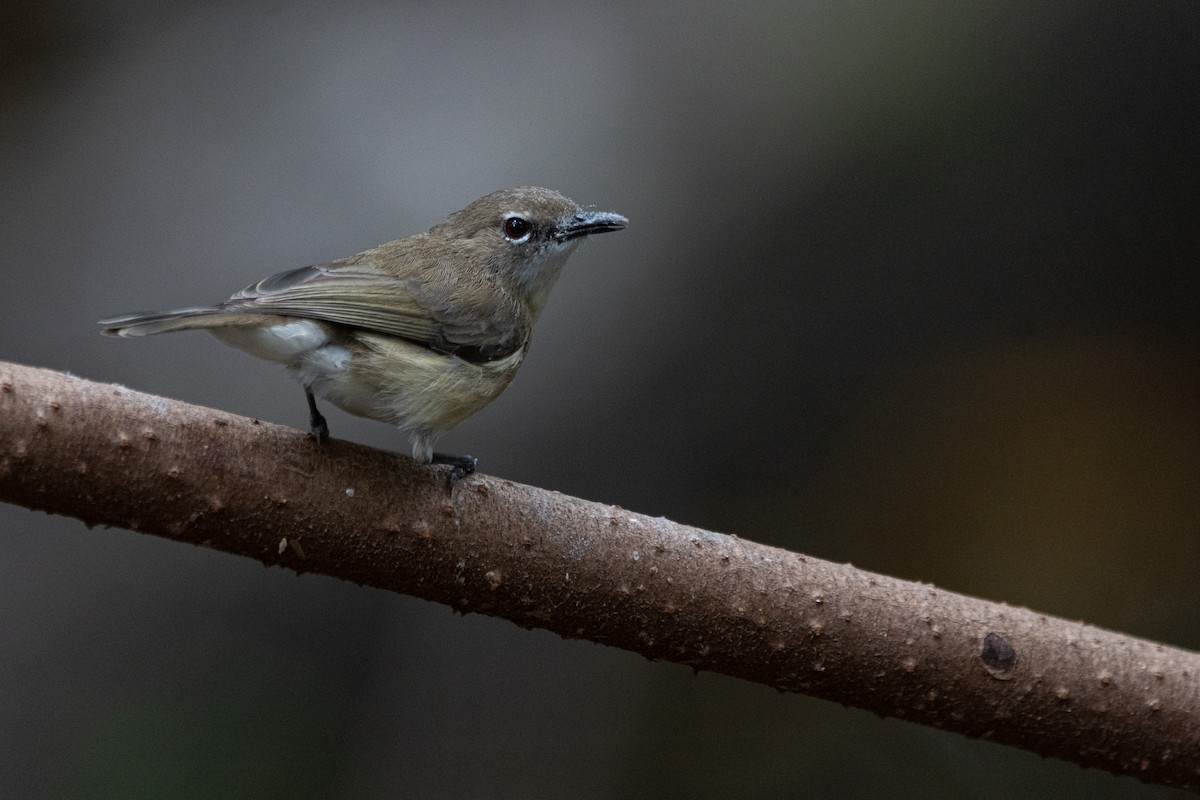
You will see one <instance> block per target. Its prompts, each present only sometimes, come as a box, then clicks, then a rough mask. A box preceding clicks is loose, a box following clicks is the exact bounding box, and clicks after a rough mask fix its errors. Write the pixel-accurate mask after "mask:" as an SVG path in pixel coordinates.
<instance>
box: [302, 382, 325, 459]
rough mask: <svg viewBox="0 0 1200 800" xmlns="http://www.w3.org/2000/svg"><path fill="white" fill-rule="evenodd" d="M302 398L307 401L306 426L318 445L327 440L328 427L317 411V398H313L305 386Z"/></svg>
mask: <svg viewBox="0 0 1200 800" xmlns="http://www.w3.org/2000/svg"><path fill="white" fill-rule="evenodd" d="M304 396H305V398H307V399H308V425H309V427H310V428H311V429H312V435H313V438H314V439H316V440H317V444H318V445H320V444H321V442H323V441H325V440H326V439H328V438H329V425H327V424H326V422H325V417H323V416H321V412H320V411H317V398H315V397H313V393H312V389H310V388H309V387H307V386H305V387H304Z"/></svg>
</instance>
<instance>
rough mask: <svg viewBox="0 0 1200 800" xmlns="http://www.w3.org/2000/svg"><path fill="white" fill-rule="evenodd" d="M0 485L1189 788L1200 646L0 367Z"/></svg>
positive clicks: (1196, 777) (65, 505)
mask: <svg viewBox="0 0 1200 800" xmlns="http://www.w3.org/2000/svg"><path fill="white" fill-rule="evenodd" d="M0 500H4V501H7V502H11V503H16V504H19V505H23V506H27V507H29V508H34V509H41V510H44V511H48V512H51V513H55V514H66V515H69V516H73V517H78V518H80V519H82V520H83V521H84V522H86V523H87V524H89V525H97V524H99V525H110V526H117V527H122V528H129V529H132V530H137V531H143V532H146V533H153V534H156V535H160V536H166V537H169V538H172V539H178V540H180V541H185V542H191V543H193V544H198V545H202V546H206V547H213V548H216V549H219V550H224V551H227V552H230V553H236V554H239V555H244V556H249V557H251V558H255V559H258V560H259V561H262V562H263V563H264V564H274V565H279V566H282V567H286V568H289V569H293V570H296V571H297V572H319V573H323V574H326V575H332V576H334V577H338V578H343V579H345V580H349V581H354V582H356V583H360V584H366V585H371V586H377V587H380V588H384V589H391V590H394V591H399V592H404V593H406V594H411V595H415V596H417V597H422V598H425V599H427V600H433V601H437V602H440V603H445V604H447V605H449V606H452V607H453V608H455V609H456V610H458V611H462V612H469V611H474V612H479V613H482V614H490V615H493V616H498V617H503V618H505V619H508V620H511V621H512V622H515V623H516V624H518V625H520V626H522V627H525V628H534V627H538V628H546V629H548V630H552V631H554V632H556V633H558V634H560V635H562V636H565V637H570V638H582V639H589V640H591V641H594V642H599V643H602V644H608V645H613V646H615V647H621V648H624V649H626V650H631V651H633V652H636V653H641V654H643V655H644V656H646V657H648V658H652V659H663V660H668V661H675V662H679V663H682V664H689V665H691V666H693V667H696V668H697V669H705V670H713V671H716V672H722V673H725V674H728V675H733V676H736V677H739V678H744V679H746V680H750V681H756V682H758V683H763V684H766V685H768V686H773V687H776V688H777V689H780V690H785V691H795V692H802V693H804V694H809V695H814V696H817V697H823V698H827V699H830V700H836V701H838V702H841V703H844V704H847V705H852V706H857V707H859V708H865V709H869V710H871V711H875V712H877V713H879V714H882V715H887V716H894V717H900V718H903V719H907V720H911V721H914V722H920V723H922V724H926V725H932V726H934V727H938V728H943V729H946V730H951V731H957V732H958V733H961V734H964V735H967V736H974V737H982V738H987V739H991V740H993V741H997V742H1002V743H1005V744H1009V745H1014V746H1016V747H1021V748H1025V749H1027V750H1032V751H1034V752H1036V753H1039V754H1041V755H1044V756H1053V757H1056V758H1061V759H1064V760H1067V761H1072V762H1074V763H1076V764H1080V765H1083V766H1089V767H1099V768H1102V769H1106V770H1109V771H1111V772H1114V773H1118V774H1129V775H1134V776H1136V777H1139V778H1141V779H1143V780H1146V781H1150V782H1155V783H1162V784H1168V785H1172V786H1179V787H1185V788H1191V789H1193V790H1195V789H1196V788H1197V787H1200V656H1198V655H1197V654H1195V653H1191V652H1186V651H1183V650H1179V649H1175V648H1171V647H1167V646H1164V645H1160V644H1155V643H1152V642H1148V641H1144V640H1141V639H1136V638H1133V637H1129V636H1123V635H1121V634H1117V633H1112V632H1109V631H1104V630H1100V629H1097V628H1093V627H1089V626H1087V625H1083V624H1080V623H1075V622H1069V621H1066V620H1062V619H1057V618H1054V617H1049V616H1046V615H1043V614H1038V613H1035V612H1032V611H1028V610H1024V609H1019V608H1011V607H1008V606H1004V605H1001V604H997V603H990V602H987V601H983V600H978V599H974V598H970V597H964V596H962V595H958V594H953V593H951V592H946V591H942V590H940V589H936V588H934V587H932V586H929V585H924V584H917V583H910V582H907V581H901V580H896V579H893V578H888V577H884V576H881V575H875V574H872V573H869V572H864V571H862V570H858V569H854V568H852V567H849V566H846V565H840V564H832V563H829V562H826V561H821V560H819V559H815V558H809V557H807V556H803V555H799V554H796V553H792V552H788V551H786V550H780V549H778V548H774V547H767V546H764V545H760V544H755V543H753V542H749V541H746V540H742V539H738V538H736V537H733V536H725V535H721V534H717V533H710V532H708V531H703V530H699V529H696V528H689V527H685V526H682V525H677V524H675V523H673V522H670V521H668V520H665V519H655V518H651V517H646V516H643V515H640V514H635V513H631V512H629V511H625V510H623V509H620V508H617V507H614V506H608V505H601V504H598V503H592V502H587V501H584V500H579V499H576V498H572V497H567V496H563V495H560V494H557V493H554V492H548V491H544V490H541V489H536V488H533V487H529V486H522V485H519V484H514V483H511V482H509V481H504V480H499V479H496V478H491V477H487V476H483V475H476V476H471V477H469V478H466V479H464V480H463V481H461V482H460V483H459V484H458V486H457V488H456V489H455V490H454V492H453V494H452V495H451V494H450V493H448V492H447V489H446V482H445V473H444V472H443V471H440V470H438V469H435V468H420V467H417V466H416V465H414V464H413V463H412V462H411V461H409V460H408V459H407V458H405V457H403V456H399V455H396V454H393V453H386V452H381V451H378V450H372V449H370V448H367V447H362V446H359V445H354V444H350V443H347V442H341V441H336V440H335V441H330V442H328V443H326V444H325V445H323V446H321V447H320V448H319V449H318V448H316V447H315V446H314V444H313V441H312V440H311V439H310V438H309V437H308V436H307V435H306V434H302V433H299V432H297V431H296V430H294V429H290V428H284V427H280V426H276V425H270V424H266V423H260V422H258V421H255V420H250V419H246V418H243V417H237V416H233V415H230V414H225V413H222V412H219V411H213V410H211V409H206V408H201V407H197V406H192V405H188V404H185V403H180V402H176V401H171V400H165V399H163V398H159V397H154V396H150V395H145V394H141V393H138V392H134V391H130V390H128V389H125V388H122V387H118V386H112V385H107V384H98V383H93V382H90V381H85V380H81V379H78V378H72V377H69V376H66V375H63V374H61V373H56V372H52V371H48V370H41V369H34V368H30V367H23V366H19V365H16V364H8V363H5V362H0Z"/></svg>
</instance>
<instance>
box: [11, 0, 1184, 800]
mask: <svg viewBox="0 0 1200 800" xmlns="http://www.w3.org/2000/svg"><path fill="white" fill-rule="evenodd" d="M1198 41H1200V6H1197V5H1196V4H1195V3H1194V2H1183V1H1182V0H1181V1H1180V2H1139V3H1111V4H1103V5H1097V4H1095V3H1086V2H1055V1H1054V0H1051V2H1037V3H1034V2H1020V1H1018V2H1014V3H1003V4H996V3H983V2H965V3H964V2H956V3H951V2H940V3H939V2H934V3H930V2H912V0H891V2H880V1H879V0H863V1H861V2H842V3H816V2H790V3H763V4H757V5H750V6H747V7H744V8H736V9H735V8H733V7H731V6H730V5H729V4H728V3H712V2H698V3H697V2H693V3H676V2H664V3H656V4H652V5H647V4H643V3H626V2H610V3H605V4H591V5H586V6H581V7H568V6H565V5H563V4H560V3H551V2H529V3H482V2H479V3H463V4H458V3H446V2H441V3H439V2H431V3H430V2H427V3H395V2H377V1H376V2H370V1H368V0H362V1H356V0H352V1H351V2H344V3H339V4H336V5H334V4H316V3H287V4H284V3H267V2H247V3H240V4H231V3H214V2H172V1H171V0H165V1H164V0H155V2H149V0H145V1H144V2H137V1H136V0H122V2H104V1H103V0H100V1H99V2H82V3H78V2H76V3H68V2H42V3H38V2H22V0H16V1H15V2H9V3H6V4H5V5H4V7H3V8H2V9H0V186H2V188H3V191H2V192H0V241H2V242H3V248H2V250H0V277H2V279H3V284H2V288H0V359H8V360H13V361H18V362H22V363H26V364H33V365H38V366H43V367H51V368H55V369H61V370H68V371H70V372H73V373H75V374H78V375H81V376H84V377H87V378H91V379H95V380H100V381H113V382H120V383H124V384H127V385H129V386H131V387H134V388H136V389H139V390H143V391H148V392H154V393H159V394H163V395H167V396H169V397H174V398H180V399H184V400H188V401H191V402H194V403H200V404H204V405H209V406H214V407H217V408H221V409H225V410H228V411H232V412H236V413H240V414H245V415H250V416H255V417H259V418H263V419H268V420H271V421H274V422H280V423H286V424H291V425H295V426H297V427H299V428H305V427H306V425H307V413H306V409H305V405H304V402H303V396H302V393H301V391H300V390H299V389H298V388H297V387H296V386H295V385H294V384H293V383H292V382H291V381H290V380H289V379H288V378H287V376H286V375H285V374H284V373H283V372H282V371H281V370H279V369H278V368H275V367H272V366H270V365H267V364H264V363H262V362H257V361H255V360H254V359H252V358H250V357H249V356H246V355H244V354H242V353H240V352H238V351H235V350H231V349H228V348H226V347H224V346H223V345H221V344H220V343H219V342H217V341H216V340H215V339H212V338H211V337H208V336H204V335H200V334H179V335H177V336H169V337H160V338H156V339H149V340H142V341H114V340H110V339H103V338H101V337H100V336H99V335H98V332H97V327H96V325H95V320H97V319H100V318H102V317H105V316H110V315H113V314H117V313H121V312H126V311H133V310H143V309H162V308H170V307H176V306H185V305H195V304H207V303H212V302H216V301H220V300H222V299H224V298H225V297H227V296H228V295H229V294H231V293H232V292H234V291H236V290H237V289H240V288H241V287H243V286H245V285H246V284H248V283H250V282H252V281H254V280H257V279H258V278H260V277H263V276H265V275H267V274H269V273H272V272H275V271H278V270H282V269H286V268H290V267H296V266H302V265H305V264H310V263H314V262H319V261H324V260H328V259H331V258H334V257H338V256H343V255H348V254H350V253H354V252H357V251H359V250H361V249H364V248H366V247H370V246H373V245H376V244H378V243H380V242H383V241H386V240H388V239H392V238H396V237H397V236H400V235H405V234H408V233H413V232H416V231H420V230H424V229H426V228H427V227H429V226H430V225H431V224H433V223H434V222H436V221H438V220H439V219H441V218H442V217H443V216H445V215H446V214H447V213H448V212H450V211H453V210H455V209H458V208H460V207H462V206H463V205H465V204H466V203H468V202H469V201H471V200H473V199H474V198H476V197H478V196H479V195H481V194H484V193H485V192H488V191H490V190H493V189H496V188H500V187H503V186H509V185H515V184H525V183H532V184H538V185H545V186H549V187H552V188H555V189H559V190H561V191H562V192H564V193H566V194H568V195H569V196H571V197H573V198H574V199H576V200H577V201H579V202H581V203H583V204H586V205H593V204H594V205H595V206H597V207H599V208H603V209H612V210H616V211H620V212H622V213H624V214H626V215H627V216H628V217H629V218H630V220H631V224H630V227H629V229H628V230H627V231H624V232H622V233H620V234H618V235H614V236H605V237H601V238H597V239H596V240H594V241H591V242H588V243H587V244H586V245H584V246H583V247H582V248H581V250H580V252H579V253H577V254H576V255H575V257H574V258H573V259H572V261H571V263H570V264H569V265H568V268H567V270H566V272H565V273H564V275H563V278H562V280H561V281H560V283H559V285H558V287H557V289H556V290H555V294H554V296H553V297H552V298H551V302H550V304H549V306H548V308H547V310H546V312H545V313H544V314H543V316H542V318H541V320H540V322H539V327H538V330H537V333H536V336H535V342H534V347H533V350H532V352H531V354H530V356H529V358H528V359H527V360H526V362H525V366H524V367H523V368H522V371H521V374H520V375H519V376H518V378H517V380H516V381H515V383H514V384H513V385H512V386H511V387H510V388H509V390H508V391H507V393H506V394H505V395H504V396H503V397H502V398H501V399H500V400H499V401H497V402H496V403H495V404H493V405H492V406H491V407H489V408H488V409H486V410H485V411H483V412H482V413H480V414H479V415H478V416H477V417H475V418H474V419H472V420H470V421H469V422H468V423H466V424H464V425H462V426H461V427H460V428H459V429H458V430H456V431H455V432H454V433H452V434H451V435H450V436H448V437H447V438H446V439H445V440H444V441H443V444H444V447H445V449H446V450H448V451H451V452H455V451H467V452H471V453H474V454H475V455H477V456H479V457H480V459H481V465H482V468H483V469H484V471H486V472H489V473H492V474H496V475H500V476H503V477H506V478H510V479H513V480H517V481H522V482H526V483H531V484H536V485H538V486H543V487H546V488H550V489H555V490H559V491H562V492H565V493H569V494H573V495H579V496H581V497H585V498H588V499H592V500H597V501H603V502H609V503H617V504H620V505H621V506H624V507H626V508H630V509H634V510H638V511H642V512H646V513H649V514H655V515H658V514H665V515H667V516H669V517H671V518H673V519H676V520H679V521H681V522H685V523H690V524H694V525H699V526H703V527H706V528H710V529H714V530H719V531H724V532H729V533H736V534H738V535H740V536H744V537H747V538H751V539H755V540H758V541H763V542H769V543H772V544H776V545H780V546H784V547H788V548H792V549H795V550H800V551H803V552H806V553H809V554H812V555H815V556H819V557H822V558H826V559H833V560H837V561H851V562H853V563H854V564H855V565H857V566H861V567H864V568H867V569H871V570H875V571H879V572H884V573H888V574H891V575H896V576H899V577H903V578H908V579H915V580H922V581H932V582H934V583H936V584H938V585H939V586H942V587H945V588H947V589H951V590H955V591H959V592H965V593H968V594H972V595H978V596H982V597H986V598H990V599H993V600H1002V601H1006V602H1009V603H1012V604H1017V605H1022V606H1029V607H1033V608H1035V609H1038V610H1039V611H1043V612H1047V613H1052V614H1057V615H1062V616H1066V617H1070V618H1077V619H1083V620H1086V621H1088V622H1091V623H1095V624H1098V625H1101V626H1105V627H1109V628H1114V629H1118V630H1121V631H1125V632H1128V633H1132V634H1136V635H1140V636H1145V637H1149V638H1153V639H1156V640H1160V641H1163V642H1167V643H1169V644H1172V645H1176V646H1181V647H1186V648H1192V649H1195V648H1197V647H1200V614H1197V609H1198V608H1200V357H1198V356H1197V353H1200V346H1198V345H1200V341H1198V340H1200V330H1198V325H1197V322H1198V318H1200V313H1198V312H1200V277H1198V271H1197V266H1198V265H1200V159H1198V156H1197V148H1198V143H1200V47H1198V46H1197V42H1198ZM326 413H327V414H328V415H329V421H330V426H331V428H332V431H333V435H334V436H337V437H344V438H349V439H353V440H355V441H359V442H363V443H367V444H371V445H374V446H377V447H381V448H387V449H394V450H399V451H401V452H407V449H408V445H407V443H406V442H405V441H404V440H403V439H402V437H400V436H399V435H398V434H397V433H396V432H395V431H393V430H390V429H389V428H387V427H386V426H383V425H380V424H378V423H372V422H368V421H363V420H358V419H355V418H352V417H348V416H347V415H345V414H343V413H341V412H339V411H337V410H335V409H333V408H332V407H328V404H327V408H326ZM0 548H2V550H0V552H2V553H3V556H2V557H0V721H2V722H0V796H5V797H23V798H42V797H192V796H194V797H212V796H222V797H289V798H296V797H347V798H349V797H355V798H359V797H381V798H382V797H388V798H395V797H422V798H458V797H495V798H509V797H512V798H525V797H541V796H546V797H576V798H608V797H623V796H639V797H687V798H704V797H748V798H782V797H831V798H853V797H871V798H874V797H879V796H892V797H929V796H938V797H979V798H993V797H995V798H999V797H1013V796H1018V797H1038V796H1051V795H1053V796H1055V797H1058V798H1070V797H1088V798H1109V797H1111V798H1116V797H1122V798H1124V797H1147V798H1149V797H1167V796H1174V795H1175V793H1173V792H1171V791H1169V790H1165V789H1159V788H1153V787H1144V786H1141V785H1140V784H1138V783H1136V782H1134V781H1133V780H1131V779H1120V780H1118V779H1115V778H1112V777H1110V776H1108V775H1106V774H1104V773H1100V772H1096V771H1085V770H1081V769H1079V768H1077V767H1074V766H1071V765H1067V764H1062V763H1058V762H1047V761H1043V760H1041V759H1039V758H1037V757H1036V756H1033V755H1031V754H1028V753H1024V752H1019V751H1016V750H1011V749H1007V748H1003V747H998V746H995V745H991V744H987V743H981V742H975V741H968V740H965V739H962V738H960V737H957V736H955V735H952V734H946V733H940V732H937V731H933V730H928V729H925V728H922V727H918V726H915V725H911V724H908V723H903V722H898V721H894V720H880V719H878V718H877V717H874V716H872V715H870V714H867V713H863V712H859V711H854V710H847V709H843V708H841V707H840V706H838V705H836V704H833V703H828V702H824V701H818V700H813V699H810V698H806V697H799V696H790V695H789V696H785V695H780V694H777V693H776V692H774V691H771V690H769V689H766V688H763V687H760V686H756V685H750V684H745V683H740V682H737V681H734V680H731V679H727V678H723V677H720V676H714V675H707V674H701V675H698V676H697V675H693V674H692V672H691V670H690V669H688V668H685V667H682V666H676V665H671V664H662V663H656V664H655V663H649V662H646V661H644V660H642V659H641V658H639V657H637V656H634V655H631V654H628V653H625V652H622V651H617V650H612V649H608V648H604V647H600V646H596V645H592V644H589V643H582V642H567V641H562V640H560V639H558V638H557V637H556V636H554V635H551V634H547V633H544V632H526V631H522V630H519V629H518V628H516V627H515V626H513V625H511V624H509V623H506V622H502V621H497V620H493V619H487V618H482V617H478V616H468V617H465V618H464V617H458V616H455V615H453V614H451V613H450V611H449V610H448V609H446V608H444V607H442V606H435V605H432V604H428V603H425V602H421V601H417V600H414V599H412V598H408V597H402V596H394V595H390V594H387V593H384V592H380V591H375V590H369V589H363V588H360V587H357V586H353V585H349V584H344V583H339V582H336V581H333V580H331V579H326V578H321V577H317V576H304V577H300V578H297V577H296V576H295V575H293V574H292V573H290V572H285V571H283V570H277V569H271V570H264V569H263V568H262V567H261V566H259V565H258V564H257V563H254V562H250V561H246V560H241V559H237V558H234V557H232V556H226V555H222V554H219V553H214V552H210V551H206V550H201V549H197V548H193V547H187V546H182V545H179V544H175V543H171V542H167V541H164V540H160V539H156V538H154V537H149V536H140V535H137V534H134V533H129V532H125V531H119V530H112V531H106V530H100V529H97V530H91V531H88V530H86V529H85V528H84V527H83V525H82V524H80V523H78V522H76V521H74V520H70V519H65V518H51V517H48V516H45V515H41V514H35V513H31V512H28V511H25V510H23V509H20V508H15V507H12V506H0Z"/></svg>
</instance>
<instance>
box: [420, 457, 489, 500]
mask: <svg viewBox="0 0 1200 800" xmlns="http://www.w3.org/2000/svg"><path fill="white" fill-rule="evenodd" d="M430 463H432V464H445V465H446V466H448V467H450V476H449V478H448V479H447V482H446V488H447V489H449V490H450V491H454V486H455V484H457V483H458V482H459V481H460V480H462V479H463V478H465V477H467V476H468V475H470V474H471V473H472V472H474V471H475V468H476V467H478V466H479V459H478V458H476V457H475V456H454V455H448V454H446V453H434V454H433V458H432V459H431V460H430Z"/></svg>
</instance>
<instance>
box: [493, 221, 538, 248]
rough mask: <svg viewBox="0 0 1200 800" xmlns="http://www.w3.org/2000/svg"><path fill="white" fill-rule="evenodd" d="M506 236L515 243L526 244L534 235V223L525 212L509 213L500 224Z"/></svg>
mask: <svg viewBox="0 0 1200 800" xmlns="http://www.w3.org/2000/svg"><path fill="white" fill-rule="evenodd" d="M500 230H501V231H503V232H504V238H505V239H508V240H509V241H510V242H512V243H513V244H524V243H525V242H528V241H529V237H531V236H533V225H532V224H531V223H530V222H529V220H528V219H526V218H525V216H524V215H523V214H508V215H506V216H505V217H504V222H503V223H501V225H500Z"/></svg>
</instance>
